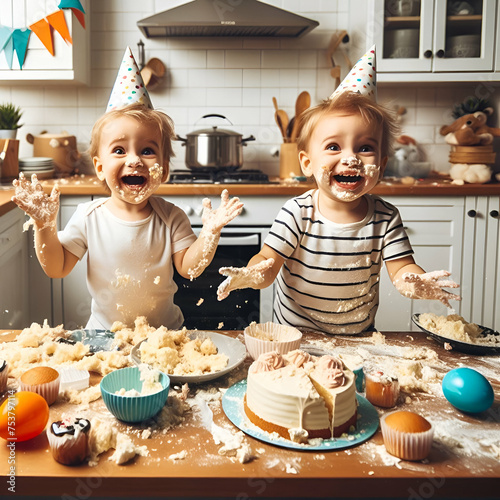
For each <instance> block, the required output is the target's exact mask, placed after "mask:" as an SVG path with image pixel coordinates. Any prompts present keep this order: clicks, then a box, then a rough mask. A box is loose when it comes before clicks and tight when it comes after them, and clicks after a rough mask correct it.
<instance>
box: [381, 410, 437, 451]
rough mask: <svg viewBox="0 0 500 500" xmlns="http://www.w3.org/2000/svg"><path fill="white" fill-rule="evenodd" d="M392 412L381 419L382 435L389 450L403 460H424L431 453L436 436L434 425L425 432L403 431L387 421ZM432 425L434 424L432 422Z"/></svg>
mask: <svg viewBox="0 0 500 500" xmlns="http://www.w3.org/2000/svg"><path fill="white" fill-rule="evenodd" d="M388 415H390V413H388V414H386V415H384V416H383V417H382V418H381V420H380V426H381V428H382V436H383V438H384V445H385V447H386V449H387V451H388V452H389V453H390V454H391V455H394V456H396V457H398V458H401V459H403V460H423V459H424V458H426V457H427V455H429V453H430V451H431V448H432V440H433V437H434V427H432V426H431V428H430V429H429V430H428V431H424V432H401V431H397V430H395V429H392V428H391V427H389V426H388V425H387V424H386V423H385V419H386V418H387V416H388ZM431 425H432V424H431Z"/></svg>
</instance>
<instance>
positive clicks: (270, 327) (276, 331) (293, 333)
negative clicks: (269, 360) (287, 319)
mask: <svg viewBox="0 0 500 500" xmlns="http://www.w3.org/2000/svg"><path fill="white" fill-rule="evenodd" d="M244 335H245V345H246V347H247V350H248V352H249V354H250V356H251V357H252V358H253V359H254V360H255V359H257V358H258V357H259V356H260V355H261V354H263V353H265V352H271V351H277V352H278V353H279V354H286V353H287V352H290V351H293V350H295V349H298V348H299V347H300V341H301V340H302V333H301V332H300V331H299V330H297V328H294V327H292V326H287V325H280V324H278V323H273V322H272V321H268V322H267V323H252V324H251V325H249V326H247V327H246V328H245V330H244ZM259 337H264V338H269V339H272V340H264V339H263V338H259Z"/></svg>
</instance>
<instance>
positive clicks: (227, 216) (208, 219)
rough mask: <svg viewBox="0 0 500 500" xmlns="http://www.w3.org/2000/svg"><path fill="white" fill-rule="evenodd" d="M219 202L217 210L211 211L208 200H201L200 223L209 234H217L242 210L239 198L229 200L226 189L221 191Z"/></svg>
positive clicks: (210, 204) (210, 203)
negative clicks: (201, 212)
mask: <svg viewBox="0 0 500 500" xmlns="http://www.w3.org/2000/svg"><path fill="white" fill-rule="evenodd" d="M220 201H221V203H220V206H219V208H217V209H215V210H213V209H212V202H211V201H210V200H209V199H208V198H205V199H204V200H203V214H202V216H201V221H202V222H203V228H204V229H206V230H207V231H208V232H210V233H219V232H220V231H221V230H222V228H223V227H224V226H225V225H226V224H229V223H230V222H231V221H232V220H233V219H234V218H235V217H237V216H238V215H239V214H241V210H242V208H243V203H242V202H241V201H240V199H239V198H231V199H230V198H229V193H228V191H227V189H224V191H222V193H221V195H220Z"/></svg>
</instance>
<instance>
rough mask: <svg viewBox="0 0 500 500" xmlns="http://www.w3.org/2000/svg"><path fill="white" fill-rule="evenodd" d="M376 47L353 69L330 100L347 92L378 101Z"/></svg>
mask: <svg viewBox="0 0 500 500" xmlns="http://www.w3.org/2000/svg"><path fill="white" fill-rule="evenodd" d="M375 64H376V63H375V45H373V47H372V48H371V49H370V50H369V51H368V52H367V53H366V54H365V55H364V56H363V57H362V58H361V59H360V60H359V61H358V62H357V63H356V64H355V65H354V66H353V67H352V69H351V71H349V74H348V75H347V76H346V77H345V78H344V80H343V81H342V83H341V84H340V85H339V86H338V87H337V89H336V90H335V92H334V93H333V94H332V95H331V96H330V99H331V98H332V97H333V96H334V95H336V94H338V93H340V92H345V91H350V92H359V93H360V94H363V95H366V96H368V97H371V98H372V99H373V100H374V101H377V71H376V69H375Z"/></svg>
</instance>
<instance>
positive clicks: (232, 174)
mask: <svg viewBox="0 0 500 500" xmlns="http://www.w3.org/2000/svg"><path fill="white" fill-rule="evenodd" d="M247 183H251V184H272V182H271V181H270V180H269V176H268V175H267V174H265V173H264V172H262V171H260V170H234V171H226V170H213V171H212V170H211V171H206V172H197V171H193V170H172V172H170V178H169V180H168V184H247Z"/></svg>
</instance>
